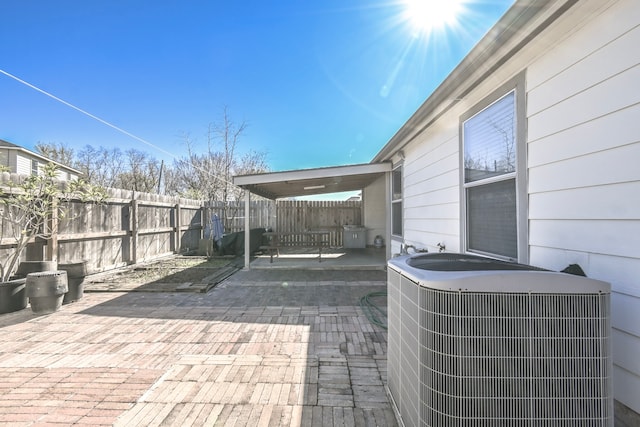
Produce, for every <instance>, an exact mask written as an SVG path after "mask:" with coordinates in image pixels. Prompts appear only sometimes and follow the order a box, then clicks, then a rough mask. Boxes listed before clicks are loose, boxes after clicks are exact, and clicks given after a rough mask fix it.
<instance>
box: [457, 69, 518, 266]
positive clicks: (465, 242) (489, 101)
mask: <svg viewBox="0 0 640 427" xmlns="http://www.w3.org/2000/svg"><path fill="white" fill-rule="evenodd" d="M511 92H513V93H514V94H515V100H514V108H515V147H516V170H515V172H509V173H505V174H502V175H500V176H497V177H492V178H486V179H482V180H478V181H473V182H470V183H465V176H464V173H465V171H464V157H465V151H464V148H465V146H464V124H465V122H467V121H468V120H470V119H472V118H473V117H474V116H477V115H478V114H479V113H480V112H482V111H484V110H485V109H487V108H488V107H490V106H491V105H493V104H494V103H496V102H497V101H499V100H501V99H503V98H504V97H505V96H507V95H508V94H509V93H511ZM525 95H526V94H525V72H524V71H523V72H521V73H520V74H518V75H517V76H515V77H514V78H513V79H511V80H509V81H508V82H507V83H505V84H504V85H502V86H501V87H500V88H498V89H497V90H495V91H494V92H493V93H492V94H491V95H489V96H487V97H486V98H485V99H483V100H482V101H481V102H479V103H478V104H476V105H475V106H474V107H473V108H471V109H470V110H469V111H467V112H466V113H465V114H463V115H462V116H461V117H460V125H459V135H460V138H459V139H460V183H461V185H460V209H461V212H460V225H461V232H460V236H461V246H460V247H461V248H462V249H463V251H465V252H469V253H475V254H479V255H486V256H490V257H493V258H500V259H506V260H509V261H517V262H521V263H525V264H526V263H528V261H529V246H528V245H529V243H528V217H527V212H528V208H527V206H528V203H527V199H528V197H527V160H526V135H527V129H526V97H525ZM509 179H515V187H516V188H515V194H516V204H515V205H516V207H515V210H516V212H515V215H516V239H517V244H516V247H517V255H516V256H515V257H507V256H504V255H500V254H494V253H487V252H482V251H479V250H474V248H471V247H470V245H469V221H468V218H469V210H468V206H467V194H468V189H469V188H474V187H478V186H480V185H488V184H494V183H496V182H501V181H506V180H509Z"/></svg>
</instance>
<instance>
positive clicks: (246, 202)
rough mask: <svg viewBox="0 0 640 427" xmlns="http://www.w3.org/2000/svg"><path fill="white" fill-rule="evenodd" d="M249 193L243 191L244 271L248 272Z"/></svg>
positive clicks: (249, 249)
mask: <svg viewBox="0 0 640 427" xmlns="http://www.w3.org/2000/svg"><path fill="white" fill-rule="evenodd" d="M250 201H251V192H250V191H249V190H245V192H244V269H245V270H250V268H249V263H250V262H251V233H250V231H251V230H250V229H249V227H251V224H250V223H249V217H250V216H251V210H250V203H249V202H250Z"/></svg>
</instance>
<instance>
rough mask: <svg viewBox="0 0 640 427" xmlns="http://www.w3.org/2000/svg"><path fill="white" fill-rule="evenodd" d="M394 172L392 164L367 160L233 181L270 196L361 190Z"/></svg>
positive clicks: (264, 195)
mask: <svg viewBox="0 0 640 427" xmlns="http://www.w3.org/2000/svg"><path fill="white" fill-rule="evenodd" d="M390 171H391V163H389V162H381V163H367V164H360V165H348V166H335V167H327V168H318V169H301V170H295V171H285V172H270V173H261V174H255V175H238V176H234V177H233V183H234V184H235V185H237V186H239V187H242V188H244V189H246V190H249V191H250V192H251V193H253V194H257V195H259V196H262V197H266V198H268V199H282V198H286V197H298V196H310V195H315V194H327V193H339V192H342V191H358V190H361V189H363V188H365V187H366V186H368V185H369V184H371V183H372V182H373V181H375V180H376V179H378V178H380V177H382V176H384V174H385V173H387V172H390Z"/></svg>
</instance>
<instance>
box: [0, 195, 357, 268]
mask: <svg viewBox="0 0 640 427" xmlns="http://www.w3.org/2000/svg"><path fill="white" fill-rule="evenodd" d="M107 191H108V194H109V198H108V200H107V202H105V203H101V204H91V203H88V204H85V203H81V202H73V203H71V205H70V209H69V212H68V215H67V216H66V219H60V220H59V222H58V233H57V234H55V235H54V236H52V238H51V239H50V240H47V241H45V240H37V241H34V242H31V243H30V244H29V246H28V247H27V250H26V251H25V254H24V255H23V260H29V261H38V260H43V259H54V260H57V261H58V262H59V263H69V262H75V261H79V260H87V261H88V269H89V271H90V272H97V271H103V270H108V269H112V268H117V267H121V266H124V265H130V264H136V263H139V262H143V261H149V260H152V259H155V258H159V257H163V256H167V255H170V254H174V253H186V252H192V251H194V250H196V249H198V248H199V246H200V242H201V239H202V238H204V237H208V236H207V231H208V230H209V229H210V228H209V227H210V224H211V218H212V215H213V214H218V215H219V216H220V218H221V219H224V227H225V233H233V232H238V231H243V230H244V217H245V212H244V210H245V205H244V202H228V203H227V204H226V205H225V204H223V203H221V202H212V203H211V202H203V201H201V200H191V199H183V198H176V197H168V196H159V195H155V194H147V193H138V192H132V191H127V190H116V189H108V190H107ZM249 218H250V228H266V229H271V230H273V231H280V232H300V231H316V230H327V231H329V244H330V245H331V246H335V247H339V246H342V226H343V225H345V224H361V223H362V218H363V215H362V204H361V202H359V201H348V202H344V201H286V200H283V201H277V202H274V201H271V200H256V201H253V202H251V204H250V212H249ZM0 226H1V230H2V233H3V235H2V236H0V256H2V255H4V253H6V251H10V250H11V248H12V247H13V246H14V245H15V241H14V240H13V239H12V238H11V233H10V231H11V230H12V228H11V225H9V224H5V223H3V224H1V225H0Z"/></svg>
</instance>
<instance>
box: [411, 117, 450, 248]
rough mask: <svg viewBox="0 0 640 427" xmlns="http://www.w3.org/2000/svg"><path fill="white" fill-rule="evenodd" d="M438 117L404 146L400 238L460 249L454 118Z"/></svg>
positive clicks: (424, 246) (425, 246)
mask: <svg viewBox="0 0 640 427" xmlns="http://www.w3.org/2000/svg"><path fill="white" fill-rule="evenodd" d="M450 117H451V118H452V119H450V120H441V121H440V123H439V125H438V127H437V128H432V129H431V130H429V131H428V132H426V133H425V134H423V135H421V136H420V137H419V141H417V142H416V143H413V144H412V145H410V146H408V147H407V148H406V149H405V162H404V166H403V179H404V185H403V191H404V193H403V208H404V209H403V210H404V230H403V231H404V233H403V235H404V242H405V243H407V244H413V245H415V246H416V247H417V248H427V249H428V250H429V251H431V252H434V251H436V252H437V250H438V247H437V244H438V243H444V244H445V245H446V247H447V250H449V251H459V250H460V188H459V184H460V171H459V166H460V163H459V162H460V159H459V154H458V153H459V147H458V146H459V142H458V121H457V118H455V117H453V116H450Z"/></svg>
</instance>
